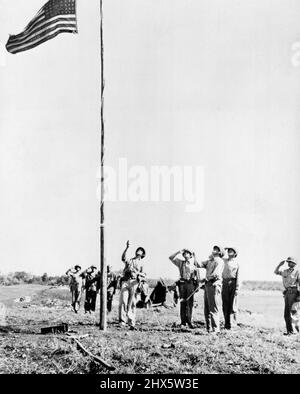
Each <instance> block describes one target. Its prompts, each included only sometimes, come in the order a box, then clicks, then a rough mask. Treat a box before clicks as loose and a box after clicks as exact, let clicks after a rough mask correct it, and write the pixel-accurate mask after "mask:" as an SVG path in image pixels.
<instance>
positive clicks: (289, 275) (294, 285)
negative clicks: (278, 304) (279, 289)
mask: <svg viewBox="0 0 300 394" xmlns="http://www.w3.org/2000/svg"><path fill="white" fill-rule="evenodd" d="M279 275H281V276H282V282H283V286H284V288H285V291H284V293H283V294H284V320H285V324H286V330H287V333H288V334H293V333H295V332H296V330H295V328H296V327H295V324H294V321H293V319H292V306H293V304H294V303H295V302H296V299H297V295H298V291H299V289H300V272H299V269H298V268H297V267H295V268H293V269H291V268H288V269H286V270H283V271H280V272H279Z"/></svg>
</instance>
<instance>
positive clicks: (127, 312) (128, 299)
mask: <svg viewBox="0 0 300 394" xmlns="http://www.w3.org/2000/svg"><path fill="white" fill-rule="evenodd" d="M144 276H145V274H144V273H143V266H142V265H141V262H140V260H139V259H137V258H133V259H126V258H125V268H124V271H123V278H122V285H121V290H120V299H119V321H120V323H125V324H126V323H128V325H129V326H131V327H134V326H135V320H136V303H137V299H136V291H137V288H138V285H139V282H140V278H142V277H144Z"/></svg>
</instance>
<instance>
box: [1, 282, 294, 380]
mask: <svg viewBox="0 0 300 394" xmlns="http://www.w3.org/2000/svg"><path fill="white" fill-rule="evenodd" d="M22 287H23V288H22ZM0 290H1V291H0V302H2V304H4V305H5V325H3V326H2V327H1V329H0V373H26V374H27V373H31V374H40V373H54V374H56V373H63V374H66V373H79V374H98V373H99V374H100V373H101V374H102V373H157V374H163V373H197V374H198V373H199V374H201V373H226V374H227V373H229V374H230V373H247V374H249V373H250V374H253V373H261V374H277V373H299V372H300V355H299V350H300V336H293V337H285V336H283V331H284V321H283V318H282V314H283V298H282V294H281V293H280V292H272V291H244V292H242V294H241V296H240V304H239V309H240V313H239V322H240V325H239V327H237V328H235V329H233V330H232V331H225V330H222V332H221V334H220V335H218V336H212V335H209V334H207V333H206V330H205V327H204V319H203V292H202V291H200V292H199V293H198V294H197V296H196V307H195V309H194V323H195V326H196V328H195V329H193V330H186V331H181V330H180V328H179V326H178V323H179V318H178V315H179V311H178V307H175V308H170V309H166V308H164V307H159V308H154V309H150V310H145V309H139V310H138V313H137V321H138V324H137V331H129V330H128V328H123V327H119V324H118V323H117V297H116V298H115V300H114V308H113V311H112V313H111V314H110V315H109V317H108V330H107V332H105V333H104V332H102V331H100V330H99V327H98V326H97V324H98V322H99V316H98V312H96V314H91V315H89V314H88V315H86V314H84V312H83V310H82V308H81V310H80V312H79V313H78V314H77V315H76V314H75V313H74V312H73V311H72V309H71V307H70V293H69V291H68V289H66V288H48V287H42V286H40V287H39V288H37V287H26V285H25V286H21V287H20V286H13V287H11V288H4V289H0ZM25 292H26V294H25ZM25 295H29V296H31V297H32V298H31V300H30V302H14V301H13V300H14V299H15V298H17V297H20V296H23V297H24V296H25ZM59 323H68V324H69V331H70V332H71V334H72V335H76V336H77V337H78V336H81V335H84V337H83V338H82V339H80V341H81V343H82V345H83V346H84V347H85V348H86V349H88V350H89V351H90V352H92V353H93V354H95V355H98V356H100V357H102V358H103V359H105V360H106V361H107V362H108V363H109V364H111V365H112V366H114V367H115V370H114V371H107V370H106V369H105V368H104V367H103V366H101V364H99V363H98V362H95V361H94V360H93V359H92V358H91V357H89V356H87V355H86V354H83V353H82V352H81V351H80V350H79V349H78V348H77V346H76V344H74V343H73V342H72V340H71V339H70V338H67V337H66V335H65V334H56V335H54V334H48V335H41V334H40V330H41V328H42V327H47V326H50V325H55V324H59Z"/></svg>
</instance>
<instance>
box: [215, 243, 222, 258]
mask: <svg viewBox="0 0 300 394" xmlns="http://www.w3.org/2000/svg"><path fill="white" fill-rule="evenodd" d="M215 248H217V249H219V251H220V257H224V255H225V249H224V248H223V247H222V246H220V245H215V246H214V247H213V249H215Z"/></svg>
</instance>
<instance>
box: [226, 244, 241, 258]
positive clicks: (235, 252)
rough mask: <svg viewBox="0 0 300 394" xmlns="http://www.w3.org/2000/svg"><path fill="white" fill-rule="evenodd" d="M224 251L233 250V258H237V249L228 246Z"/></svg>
mask: <svg viewBox="0 0 300 394" xmlns="http://www.w3.org/2000/svg"><path fill="white" fill-rule="evenodd" d="M225 250H227V251H228V250H233V251H234V257H237V255H238V251H237V249H236V248H233V247H232V246H230V247H229V248H225Z"/></svg>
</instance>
